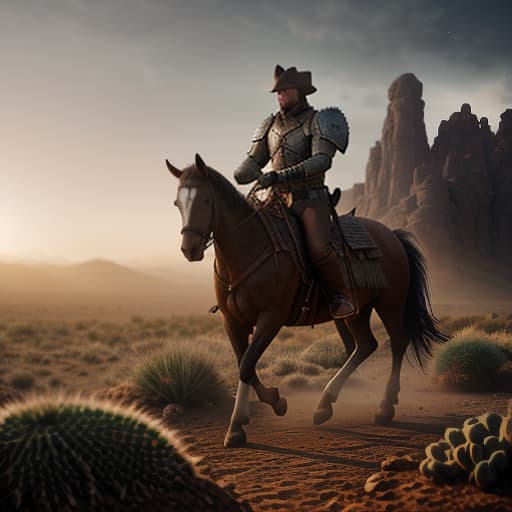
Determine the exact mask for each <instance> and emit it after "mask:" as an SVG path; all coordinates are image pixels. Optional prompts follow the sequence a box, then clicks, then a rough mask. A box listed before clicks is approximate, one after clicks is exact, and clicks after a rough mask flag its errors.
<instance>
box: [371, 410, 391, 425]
mask: <svg viewBox="0 0 512 512" xmlns="http://www.w3.org/2000/svg"><path fill="white" fill-rule="evenodd" d="M394 416H395V408H394V407H393V406H392V405H391V406H389V407H379V408H378V409H377V412H376V413H375V416H374V422H375V425H380V426H386V425H389V424H390V423H391V420H392V419H393V417H394Z"/></svg>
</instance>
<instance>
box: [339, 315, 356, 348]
mask: <svg viewBox="0 0 512 512" xmlns="http://www.w3.org/2000/svg"><path fill="white" fill-rule="evenodd" d="M334 325H335V326H336V330H337V331H338V334H339V335H340V337H341V340H342V341H343V345H344V346H345V353H346V354H347V357H350V355H351V354H352V352H354V350H355V349H356V343H355V341H354V337H353V336H352V333H351V332H350V330H349V329H348V327H347V326H346V324H345V320H342V319H338V320H334Z"/></svg>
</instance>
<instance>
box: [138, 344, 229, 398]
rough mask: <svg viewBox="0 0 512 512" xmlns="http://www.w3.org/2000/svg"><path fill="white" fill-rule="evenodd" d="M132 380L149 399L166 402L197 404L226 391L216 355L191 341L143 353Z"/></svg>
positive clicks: (222, 394) (220, 395) (218, 396)
mask: <svg viewBox="0 0 512 512" xmlns="http://www.w3.org/2000/svg"><path fill="white" fill-rule="evenodd" d="M133 382H134V384H135V385H136V386H137V387H138V388H139V389H140V390H141V391H142V392H143V393H144V395H145V396H146V397H147V398H148V399H150V400H159V401H162V402H165V403H176V404H180V405H196V404H201V403H207V402H218V401H219V400H221V399H223V398H225V397H226V395H227V391H226V386H225V383H224V381H223V379H222V378H221V377H220V375H219V373H218V372H217V367H216V360H215V358H214V357H213V355H212V354H211V353H208V352H207V351H206V350H201V349H199V348H197V347H194V346H193V345H191V344H187V345H185V344H183V343H168V344H166V345H165V346H164V347H163V348H161V349H158V350H155V351H150V352H149V353H146V354H144V355H142V356H140V358H139V361H138V363H137V364H136V367H135V370H134V374H133Z"/></svg>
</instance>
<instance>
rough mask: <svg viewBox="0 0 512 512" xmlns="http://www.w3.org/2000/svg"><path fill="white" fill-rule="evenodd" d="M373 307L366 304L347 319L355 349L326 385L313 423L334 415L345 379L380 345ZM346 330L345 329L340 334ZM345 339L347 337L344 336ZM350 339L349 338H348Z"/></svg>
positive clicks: (321, 421) (319, 422)
mask: <svg viewBox="0 0 512 512" xmlns="http://www.w3.org/2000/svg"><path fill="white" fill-rule="evenodd" d="M371 310H372V308H371V307H370V306H366V307H365V308H364V309H362V310H361V312H360V313H359V314H358V315H357V316H355V317H351V318H349V319H347V320H345V322H346V325H347V327H348V330H349V332H350V334H351V338H352V342H353V343H354V344H355V349H354V350H353V352H352V353H351V354H350V356H349V358H348V359H347V360H346V361H345V364H344V365H343V366H342V367H341V369H340V370H338V371H337V372H336V374H335V375H334V377H332V379H331V380H330V381H329V382H328V383H327V385H326V386H325V388H324V390H323V392H322V396H321V397H320V401H319V402H318V405H317V408H316V410H315V412H314V415H313V423H314V424H315V425H320V424H321V423H324V422H326V421H327V420H328V419H330V418H331V417H332V414H333V409H332V404H333V403H334V402H336V400H337V399H338V395H339V393H340V391H341V388H342V386H343V384H344V383H345V381H346V380H347V379H348V378H349V377H350V375H351V374H352V372H353V371H354V370H355V369H356V368H357V367H358V366H359V365H360V364H361V363H362V362H363V361H364V360H365V359H366V358H367V357H368V356H369V355H370V354H372V353H373V352H374V351H375V349H376V348H377V346H378V343H377V340H376V339H375V336H374V335H373V333H372V331H371V329H370V314H371ZM342 332H344V331H343V330H342V331H341V332H340V334H341V333H342ZM343 339H344V340H345V338H343ZM347 339H349V338H347Z"/></svg>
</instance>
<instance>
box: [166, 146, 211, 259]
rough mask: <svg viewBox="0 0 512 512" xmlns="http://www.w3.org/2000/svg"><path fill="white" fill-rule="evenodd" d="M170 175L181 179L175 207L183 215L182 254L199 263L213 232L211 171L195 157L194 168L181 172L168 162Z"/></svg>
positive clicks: (200, 159) (191, 166)
mask: <svg viewBox="0 0 512 512" xmlns="http://www.w3.org/2000/svg"><path fill="white" fill-rule="evenodd" d="M165 162H166V164H167V167H168V169H169V171H170V172H171V174H172V175H173V176H175V177H176V178H178V179H179V185H178V191H177V197H176V201H174V205H175V206H177V207H178V209H179V210H180V213H181V219H182V229H181V234H182V235H183V237H182V241H181V250H182V252H183V254H184V255H185V257H186V258H187V260H189V261H200V260H202V259H203V257H204V251H205V249H206V247H207V242H208V239H209V237H210V234H211V232H212V230H213V226H212V222H213V197H212V188H211V186H210V183H209V181H208V172H209V171H208V167H207V166H206V164H205V163H204V161H203V159H202V158H201V157H200V156H199V155H198V154H196V158H195V164H193V165H190V166H189V167H186V168H185V169H183V170H179V169H177V168H176V167H174V166H173V165H172V164H171V163H169V161H168V160H166V161H165Z"/></svg>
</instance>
